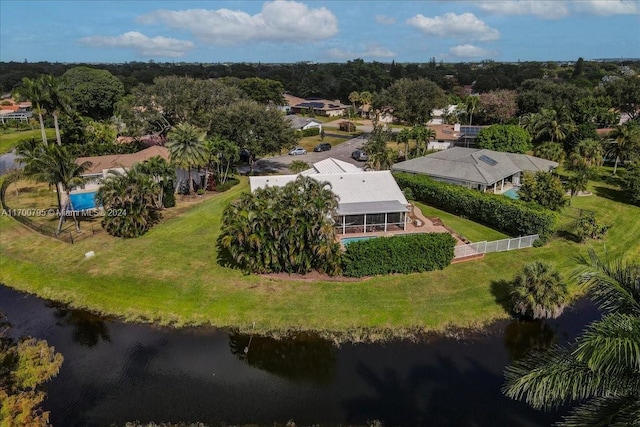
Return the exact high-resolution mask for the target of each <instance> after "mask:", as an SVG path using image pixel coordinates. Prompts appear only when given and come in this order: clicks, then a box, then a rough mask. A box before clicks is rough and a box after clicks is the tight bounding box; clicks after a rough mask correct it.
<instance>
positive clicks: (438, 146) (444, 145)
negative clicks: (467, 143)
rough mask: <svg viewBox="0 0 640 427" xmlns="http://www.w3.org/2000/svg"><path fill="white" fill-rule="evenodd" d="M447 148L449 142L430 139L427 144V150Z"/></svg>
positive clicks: (449, 146)
mask: <svg viewBox="0 0 640 427" xmlns="http://www.w3.org/2000/svg"><path fill="white" fill-rule="evenodd" d="M447 148H451V143H450V142H444V141H430V142H429V144H428V145H427V149H428V150H446V149H447Z"/></svg>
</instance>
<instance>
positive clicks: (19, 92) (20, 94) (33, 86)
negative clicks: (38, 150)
mask: <svg viewBox="0 0 640 427" xmlns="http://www.w3.org/2000/svg"><path fill="white" fill-rule="evenodd" d="M14 96H15V97H16V98H18V99H23V100H28V101H31V106H32V108H33V110H34V111H35V112H36V114H37V115H38V120H39V121H40V133H41V134H42V142H43V143H44V145H48V141H47V132H46V130H45V127H44V118H43V115H44V114H45V113H46V110H45V104H46V102H47V99H48V93H47V91H46V88H45V87H44V86H43V81H42V79H35V80H32V79H29V78H27V77H24V78H23V79H22V86H20V87H19V88H17V89H16V90H15V91H14Z"/></svg>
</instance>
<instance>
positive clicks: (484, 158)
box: [478, 154, 498, 166]
mask: <svg viewBox="0 0 640 427" xmlns="http://www.w3.org/2000/svg"><path fill="white" fill-rule="evenodd" d="M478 159H480V160H482V161H483V162H485V163H486V164H488V165H489V166H495V165H497V164H498V162H496V161H495V160H493V159H492V158H491V157H489V156H485V155H484V154H483V155H482V156H480V157H478Z"/></svg>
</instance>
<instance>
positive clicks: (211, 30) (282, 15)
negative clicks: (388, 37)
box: [138, 0, 338, 45]
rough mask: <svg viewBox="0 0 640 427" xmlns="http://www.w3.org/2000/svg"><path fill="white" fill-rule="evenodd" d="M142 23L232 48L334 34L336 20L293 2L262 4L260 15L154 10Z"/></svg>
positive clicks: (321, 10)
mask: <svg viewBox="0 0 640 427" xmlns="http://www.w3.org/2000/svg"><path fill="white" fill-rule="evenodd" d="M138 20H139V21H140V22H141V23H144V24H156V23H163V24H166V25H167V26H169V27H170V28H173V29H177V30H186V31H190V32H191V33H192V34H193V35H194V36H195V37H197V38H198V39H199V40H201V41H202V42H203V43H206V44H210V45H236V44H241V43H246V42H251V41H256V42H257V41H291V42H304V41H316V40H319V39H326V38H329V37H332V36H334V35H336V34H337V33H338V20H337V19H336V17H335V16H334V15H333V13H332V12H331V11H330V10H329V9H327V8H325V7H320V8H315V9H311V8H309V7H307V5H305V4H304V3H298V2H296V1H281V0H277V1H271V2H265V3H264V5H263V6H262V10H261V11H260V13H257V14H255V15H249V14H248V13H246V12H243V11H241V10H229V9H216V10H208V9H188V10H177V11H174V10H157V11H155V12H151V13H149V14H147V15H143V16H141V17H139V19H138Z"/></svg>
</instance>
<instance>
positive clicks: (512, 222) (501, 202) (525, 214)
mask: <svg viewBox="0 0 640 427" xmlns="http://www.w3.org/2000/svg"><path fill="white" fill-rule="evenodd" d="M395 178H396V181H397V182H398V185H399V186H400V188H410V189H411V191H412V192H413V194H414V195H415V200H417V201H420V202H423V203H426V204H428V205H430V206H433V207H436V208H438V209H442V210H443V211H446V212H450V213H452V214H454V215H459V216H463V217H466V218H469V219H471V220H473V221H476V222H479V223H482V224H485V225H487V226H489V227H492V228H494V229H496V230H499V231H502V232H504V233H506V234H509V235H511V236H526V235H530V234H538V235H539V236H540V239H541V240H543V241H544V240H546V239H547V238H548V237H549V236H550V235H551V234H552V233H553V232H554V230H555V225H556V221H557V218H558V216H557V214H556V213H555V212H552V211H550V210H548V209H545V208H542V207H541V206H538V205H537V204H535V203H526V202H523V201H521V200H512V199H510V198H508V197H504V196H502V195H496V194H491V193H482V192H480V191H477V190H471V189H469V188H465V187H461V186H459V185H454V184H447V183H444V182H438V181H434V180H433V179H431V178H429V177H428V176H425V175H412V174H407V173H397V174H395Z"/></svg>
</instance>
